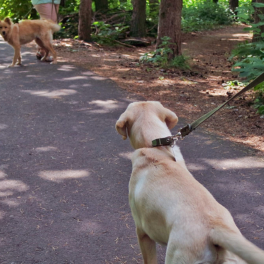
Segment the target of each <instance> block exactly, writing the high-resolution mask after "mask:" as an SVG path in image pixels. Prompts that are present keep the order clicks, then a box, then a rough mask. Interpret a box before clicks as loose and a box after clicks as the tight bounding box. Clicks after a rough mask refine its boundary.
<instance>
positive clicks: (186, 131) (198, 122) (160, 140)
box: [152, 73, 264, 147]
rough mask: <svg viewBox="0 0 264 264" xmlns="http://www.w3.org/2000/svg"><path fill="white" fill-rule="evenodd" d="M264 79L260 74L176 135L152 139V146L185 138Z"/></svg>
mask: <svg viewBox="0 0 264 264" xmlns="http://www.w3.org/2000/svg"><path fill="white" fill-rule="evenodd" d="M263 81H264V73H262V74H260V75H259V76H258V77H257V78H256V79H255V80H254V81H252V82H251V83H249V84H248V85H247V86H246V87H244V88H243V89H242V90H241V91H240V92H238V93H237V94H235V95H234V96H232V97H231V98H230V99H229V100H227V101H226V102H224V103H223V104H221V105H219V106H218V107H216V108H215V109H213V110H211V111H210V112H208V113H207V114H205V115H203V116H201V117H200V118H198V119H197V120H195V121H194V122H192V123H191V124H188V125H187V126H185V127H183V128H181V129H180V130H179V132H178V133H177V134H176V135H175V136H170V137H166V138H157V139H154V140H153V141H152V147H158V146H168V145H171V146H172V145H174V144H175V141H176V140H178V138H184V137H185V136H187V135H189V134H190V133H191V132H192V131H193V130H195V129H196V128H197V127H198V126H200V125H201V124H202V123H203V122H204V121H206V120H207V119H208V118H209V117H211V116H212V115H214V114H215V113H216V112H218V111H219V110H220V109H221V108H223V107H224V106H225V105H227V104H228V103H229V102H230V101H232V100H234V99H235V98H236V97H238V96H239V95H241V94H243V93H245V92H246V91H248V90H250V89H251V88H253V87H255V86H257V85H258V84H260V83H262V82H263Z"/></svg>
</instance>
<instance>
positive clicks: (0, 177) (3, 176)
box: [0, 170, 7, 179]
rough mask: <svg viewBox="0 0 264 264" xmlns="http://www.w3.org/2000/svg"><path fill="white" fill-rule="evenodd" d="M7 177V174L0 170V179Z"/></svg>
mask: <svg viewBox="0 0 264 264" xmlns="http://www.w3.org/2000/svg"><path fill="white" fill-rule="evenodd" d="M6 176H7V174H6V173H5V172H3V171H2V170H0V179H4V178H5V177H6Z"/></svg>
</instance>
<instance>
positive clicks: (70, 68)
mask: <svg viewBox="0 0 264 264" xmlns="http://www.w3.org/2000/svg"><path fill="white" fill-rule="evenodd" d="M75 69H76V67H74V66H72V65H62V66H60V67H59V68H58V69H57V70H58V71H73V70H75Z"/></svg>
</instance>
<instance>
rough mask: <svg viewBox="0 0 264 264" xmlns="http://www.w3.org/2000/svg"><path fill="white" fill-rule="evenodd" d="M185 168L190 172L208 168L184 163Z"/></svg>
mask: <svg viewBox="0 0 264 264" xmlns="http://www.w3.org/2000/svg"><path fill="white" fill-rule="evenodd" d="M186 163H187V164H186V165H187V167H188V169H189V170H190V171H201V170H207V169H208V168H207V167H206V166H205V165H202V164H198V163H188V162H186Z"/></svg>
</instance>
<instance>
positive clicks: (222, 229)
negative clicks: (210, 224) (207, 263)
mask: <svg viewBox="0 0 264 264" xmlns="http://www.w3.org/2000/svg"><path fill="white" fill-rule="evenodd" d="M209 236H210V240H211V241H212V243H213V244H214V245H218V246H220V247H222V248H224V249H226V250H228V251H230V252H232V253H234V254H235V255H237V256H239V257H240V258H241V259H243V260H244V261H246V262H247V263H248V264H264V251H262V250H261V249H260V248H258V247H257V246H255V245H254V244H252V243H251V242H249V241H248V240H247V239H246V238H245V237H243V236H242V235H241V234H240V233H239V231H238V232H235V231H233V230H231V229H230V228H228V227H227V226H224V225H221V226H220V225H215V226H214V228H213V229H212V230H211V232H210V235H209Z"/></svg>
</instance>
